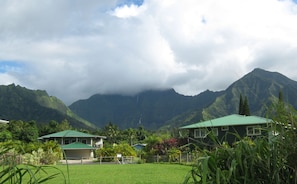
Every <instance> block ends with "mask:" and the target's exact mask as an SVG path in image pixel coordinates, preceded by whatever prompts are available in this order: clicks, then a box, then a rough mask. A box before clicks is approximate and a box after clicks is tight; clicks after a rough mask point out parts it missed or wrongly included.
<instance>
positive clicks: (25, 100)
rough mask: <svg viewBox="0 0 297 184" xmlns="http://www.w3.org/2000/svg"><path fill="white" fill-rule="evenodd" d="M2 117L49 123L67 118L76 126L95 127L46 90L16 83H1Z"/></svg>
mask: <svg viewBox="0 0 297 184" xmlns="http://www.w3.org/2000/svg"><path fill="white" fill-rule="evenodd" d="M0 118H1V119H7V120H24V121H30V120H34V121H36V122H37V123H48V122H49V121H51V120H55V121H57V122H61V121H62V120H64V119H67V120H68V121H69V123H70V124H71V125H72V126H74V127H79V128H87V129H89V128H94V127H95V126H94V125H93V124H91V123H90V122H88V121H86V120H83V119H82V118H80V117H78V116H77V115H76V114H74V113H73V112H72V111H71V110H70V109H69V108H68V107H67V106H66V105H65V104H64V103H63V102H62V101H60V100H59V99H58V98H56V97H52V96H49V95H48V94H47V93H46V91H42V90H29V89H27V88H25V87H21V86H16V85H14V84H11V85H8V86H4V85H0Z"/></svg>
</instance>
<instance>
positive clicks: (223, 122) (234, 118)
mask: <svg viewBox="0 0 297 184" xmlns="http://www.w3.org/2000/svg"><path fill="white" fill-rule="evenodd" d="M270 122H272V120H271V119H267V118H262V117H258V116H243V115H239V114H233V115H229V116H224V117H221V118H216V119H212V120H208V121H203V122H199V123H195V124H191V125H187V126H183V127H180V128H181V129H191V128H207V127H220V126H238V125H255V124H267V123H270Z"/></svg>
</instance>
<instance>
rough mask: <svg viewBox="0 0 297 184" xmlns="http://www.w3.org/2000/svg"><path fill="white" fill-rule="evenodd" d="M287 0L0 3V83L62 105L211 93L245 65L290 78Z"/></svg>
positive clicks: (296, 24) (293, 29)
mask: <svg viewBox="0 0 297 184" xmlns="http://www.w3.org/2000/svg"><path fill="white" fill-rule="evenodd" d="M296 61H297V4H296V3H295V2H294V1H292V0H261V1H259V0H246V1H238V0H224V1H218V0H207V1H202V0H183V1H180V0H100V1H98V0H88V1H85V0H58V1H57V0H42V1H39V0H1V1H0V84H1V85H8V84H12V83H14V84H16V85H21V86H23V87H26V88H29V89H42V90H46V91H47V92H48V94H49V95H51V96H56V97H58V98H59V99H61V100H62V101H63V102H64V103H66V104H68V105H69V104H71V103H73V102H74V101H77V100H79V99H86V98H89V97H90V96H91V95H93V94H98V93H99V94H126V95H131V94H135V93H138V92H141V91H143V90H149V89H167V88H174V89H175V91H176V92H178V93H180V94H183V95H196V94H199V93H201V92H202V91H205V90H207V89H209V90H212V91H219V90H224V89H226V88H227V87H228V86H229V85H230V84H231V83H233V82H234V81H236V80H238V79H239V78H241V77H243V76H244V75H245V74H247V73H249V72H251V71H252V70H253V69H254V68H262V69H265V70H268V71H277V72H280V73H282V74H284V75H286V76H287V77H289V78H291V79H293V80H297V72H296V69H297V62H296Z"/></svg>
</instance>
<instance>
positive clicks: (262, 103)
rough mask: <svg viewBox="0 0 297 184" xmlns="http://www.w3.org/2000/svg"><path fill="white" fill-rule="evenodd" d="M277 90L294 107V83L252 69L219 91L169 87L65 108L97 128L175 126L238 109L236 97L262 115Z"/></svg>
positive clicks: (296, 99)
mask: <svg viewBox="0 0 297 184" xmlns="http://www.w3.org/2000/svg"><path fill="white" fill-rule="evenodd" d="M280 90H282V91H283V94H284V98H285V100H287V102H289V103H290V104H292V105H293V106H294V107H295V108H296V107H297V82H296V81H293V80H291V79H289V78H287V77H286V76H284V75H282V74H280V73H277V72H269V71H265V70H262V69H255V70H253V71H252V72H250V73H248V74H247V75H245V76H243V77H242V78H241V79H239V80H238V81H236V82H234V83H233V84H231V85H230V86H229V87H228V88H227V89H226V90H223V91H220V92H212V91H208V90H207V91H205V92H203V93H201V94H199V95H196V96H183V95H180V94H178V93H176V92H175V91H174V90H173V89H171V90H165V91H146V92H143V93H140V94H138V95H135V96H122V95H100V94H97V95H94V96H92V97H90V98H89V99H86V100H79V101H77V102H75V103H73V104H72V105H70V106H69V108H70V109H71V110H72V111H73V112H75V113H77V114H78V115H79V116H81V117H83V118H84V119H87V120H88V121H90V122H92V123H94V124H96V125H97V126H99V127H102V126H104V125H105V124H106V123H108V122H112V123H114V124H117V125H118V126H119V127H121V128H128V127H135V126H139V125H140V124H139V123H141V125H142V126H144V127H145V128H148V129H157V128H160V127H164V126H165V127H178V126H180V125H185V124H190V123H194V122H199V121H201V120H206V119H209V118H214V117H220V116H224V115H228V114H234V113H237V112H238V104H239V96H240V94H242V95H243V96H247V97H248V102H249V107H250V110H251V113H252V114H253V115H259V116H265V113H266V111H267V108H268V107H269V105H270V104H271V100H272V99H273V98H277V97H278V93H279V92H280Z"/></svg>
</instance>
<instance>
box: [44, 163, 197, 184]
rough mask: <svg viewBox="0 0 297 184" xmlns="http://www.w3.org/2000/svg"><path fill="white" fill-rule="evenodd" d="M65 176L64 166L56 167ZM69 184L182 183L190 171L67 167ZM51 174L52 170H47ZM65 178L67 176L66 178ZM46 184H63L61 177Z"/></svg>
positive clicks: (168, 166)
mask: <svg viewBox="0 0 297 184" xmlns="http://www.w3.org/2000/svg"><path fill="white" fill-rule="evenodd" d="M56 167H57V168H58V169H60V170H61V171H63V172H64V173H65V174H67V166H66V165H58V166H56ZM68 167H69V177H70V182H67V183H70V184H98V183H100V184H101V183H102V184H107V183H110V184H117V183H119V184H136V183H139V184H145V183H168V184H170V183H172V184H173V183H182V182H183V180H184V178H185V176H186V175H187V174H188V173H189V171H190V170H191V167H190V166H185V165H178V164H124V165H119V164H110V165H107V164H105V165H99V164H92V165H68ZM47 171H48V172H49V173H52V172H53V170H52V169H50V168H49V169H47ZM66 177H67V176H66ZM47 183H55V184H59V183H63V182H62V180H61V177H60V176H59V177H58V178H55V179H52V180H50V181H48V182H47Z"/></svg>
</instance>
